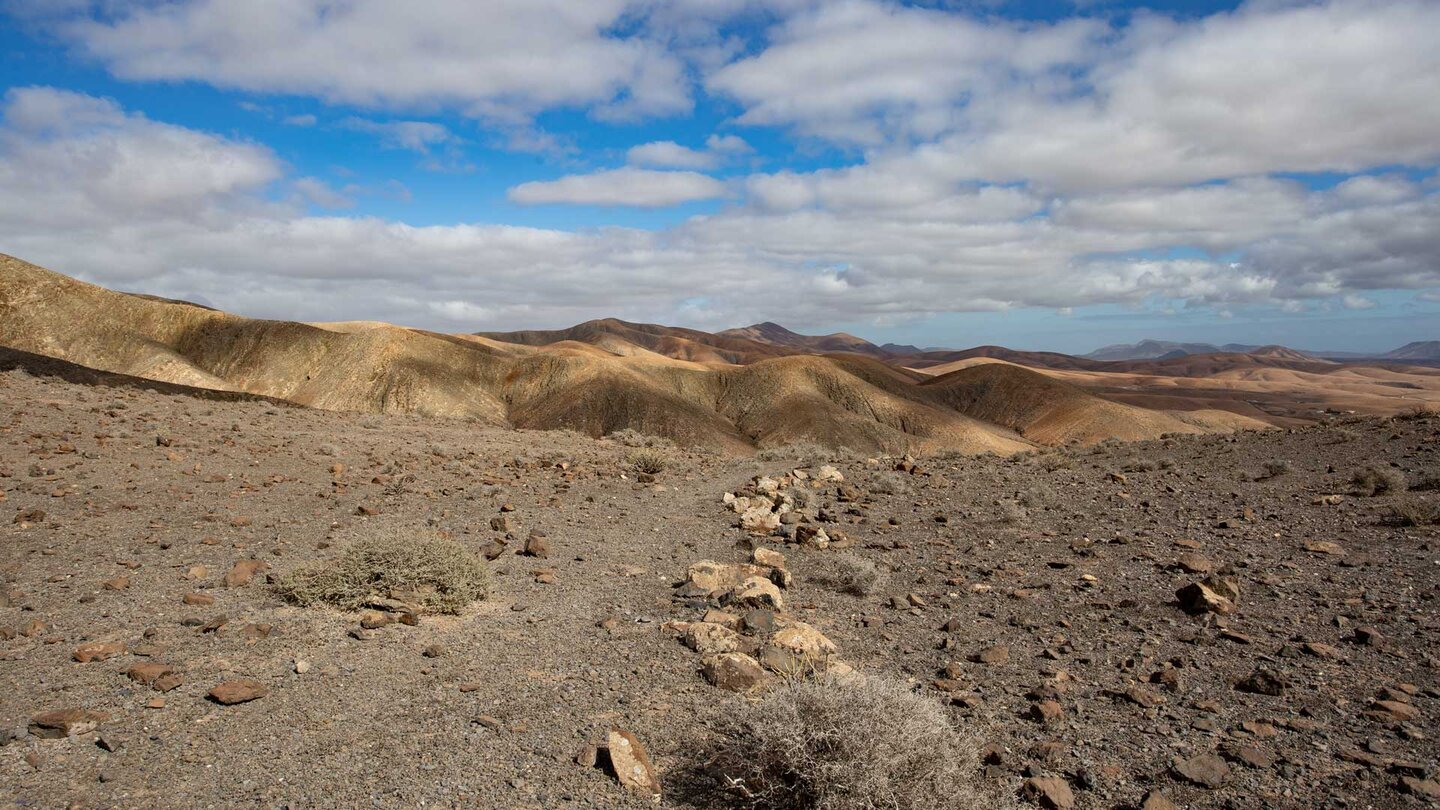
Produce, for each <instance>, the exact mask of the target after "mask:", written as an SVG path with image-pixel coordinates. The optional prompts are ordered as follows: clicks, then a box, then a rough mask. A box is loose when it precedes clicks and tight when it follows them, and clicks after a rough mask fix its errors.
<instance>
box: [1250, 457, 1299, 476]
mask: <svg viewBox="0 0 1440 810" xmlns="http://www.w3.org/2000/svg"><path fill="white" fill-rule="evenodd" d="M1294 471H1295V468H1294V466H1292V465H1291V464H1290V462H1288V461H1285V460H1284V459H1275V460H1273V461H1267V462H1265V465H1264V466H1263V467H1261V468H1260V473H1259V474H1258V475H1256V476H1255V480H1256V481H1269V480H1270V479H1271V478H1279V477H1280V476H1282V475H1287V474H1289V473H1292V472H1294Z"/></svg>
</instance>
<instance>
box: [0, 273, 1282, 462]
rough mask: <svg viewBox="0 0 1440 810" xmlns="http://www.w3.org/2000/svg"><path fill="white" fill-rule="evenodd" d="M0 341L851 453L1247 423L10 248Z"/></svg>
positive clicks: (371, 396)
mask: <svg viewBox="0 0 1440 810" xmlns="http://www.w3.org/2000/svg"><path fill="white" fill-rule="evenodd" d="M505 338H510V340H506V339H505ZM0 346H5V347H9V348H12V349H16V350H20V351H23V352H31V353H34V354H39V355H45V356H47V357H52V358H58V359H60V360H64V361H67V362H69V363H74V364H79V365H81V366H85V367H88V368H91V369H98V370H101V371H105V372H112V373H115V374H120V375H128V376H131V377H138V378H143V379H147V380H156V381H160V382H165V383H172V384H176V385H181V386H189V387H193V388H202V389H210V390H217V391H230V392H243V393H247V394H254V395H261V396H266V397H273V398H276V399H280V400H285V401H289V402H293V403H296V404H299V405H304V406H308V407H314V408H322V409H327V410H342V411H359V412H369V413H415V414H421V415H428V416H444V417H461V418H470V419H476V420H480V421H483V422H486V423H490V424H496V425H510V426H514V427H519V428H530V429H571V430H576V431H580V432H582V433H586V434H588V435H592V436H602V435H606V434H609V433H612V432H614V431H618V430H624V429H633V430H637V431H640V432H643V433H649V434H656V435H661V436H666V437H670V438H672V439H674V440H676V441H678V442H680V443H682V444H694V445H711V446H718V447H722V448H725V449H728V450H732V451H740V452H744V451H747V450H750V449H753V448H756V447H766V446H773V445H779V444H788V443H793V442H797V441H804V442H814V443H817V444H822V445H828V446H847V447H851V448H854V449H857V450H864V451H867V452H873V451H889V452H899V451H919V452H926V451H938V450H958V451H962V452H972V453H973V452H985V451H994V452H1000V453H1008V452H1014V451H1017V450H1022V449H1026V448H1029V447H1033V446H1034V445H1035V444H1037V443H1039V444H1052V443H1061V442H1067V441H1073V440H1078V441H1084V442H1091V441H1098V440H1100V439H1104V438H1108V437H1112V436H1113V437H1120V438H1125V439H1138V438H1146V437H1152V436H1156V435H1159V434H1160V433H1165V432H1176V431H1184V432H1193V431H1198V430H1230V429H1235V428H1239V427H1260V426H1262V424H1261V423H1259V422H1257V421H1254V420H1249V419H1245V418H1242V417H1236V416H1234V415H1228V414H1227V415H1224V416H1223V417H1222V416H1217V415H1214V414H1208V415H1207V413H1206V412H1195V413H1190V414H1184V415H1177V414H1174V413H1169V412H1163V411H1153V410H1147V409H1144V408H1137V407H1133V406H1129V405H1122V404H1119V403H1117V402H1113V401H1110V400H1107V399H1103V398H1101V397H1098V396H1095V395H1093V394H1090V393H1086V392H1085V391H1082V390H1081V389H1079V388H1075V387H1073V386H1069V385H1066V384H1064V383H1059V382H1056V381H1053V380H1050V379H1048V378H1045V377H1043V376H1040V375H1037V374H1034V373H1032V372H1028V371H1024V370H1020V369H1016V370H1014V371H1003V370H1001V371H997V370H995V369H990V370H986V369H974V370H965V371H962V372H956V373H954V374H949V375H946V376H944V377H940V378H936V379H930V378H928V377H927V376H926V375H924V374H921V373H918V372H914V371H909V370H906V369H901V368H898V367H895V366H890V365H887V364H885V363H883V362H881V361H879V360H876V359H873V358H869V357H863V356H860V355H853V354H852V355H823V356H821V355H812V354H793V353H791V354H787V353H785V351H784V350H783V349H780V348H777V347H775V346H772V345H768V344H763V343H759V342H757V341H751V340H748V339H746V338H743V337H738V336H729V337H717V336H714V335H707V334H706V333H703V332H696V331H694V330H681V329H671V328H669V327H657V326H649V325H643V324H627V323H625V322H623V321H593V322H590V323H589V324H582V325H581V326H580V327H576V328H574V329H570V330H559V331H555V332H525V333H490V334H482V335H447V334H439V333H434V332H427V331H423V330H417V329H407V328H403V327H397V326H392V325H389V324H383V323H376V322H368V321H351V322H343V323H328V324H313V325H312V324H303V323H293V322H287V321H270V320H260V319H254V318H245V317H240V316H237V315H231V314H229V313H225V312H220V311H217V310H213V309H208V308H205V307H200V306H195V305H192V304H187V303H184V302H177V301H169V300H166V299H160V298H155V297H152V296H142V295H131V294H125V293H117V292H112V291H109V290H106V289H104V288H101V287H97V286H94V285H91V284H86V283H83V282H80V281H77V280H75V279H71V278H68V277H66V276H63V275H60V274H58V273H54V272H51V271H49V270H45V269H43V268H40V267H36V266H34V265H31V264H27V263H25V262H22V261H20V260H18V259H14V258H10V257H0ZM737 363H744V364H743V365H737ZM1007 368H1009V367H1007ZM971 372H974V373H971Z"/></svg>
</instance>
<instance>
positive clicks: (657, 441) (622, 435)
mask: <svg viewBox="0 0 1440 810" xmlns="http://www.w3.org/2000/svg"><path fill="white" fill-rule="evenodd" d="M571 432H573V431H571ZM576 435H577V436H579V435H580V434H576ZM605 438H607V439H610V440H611V441H614V442H619V443H620V444H623V445H625V446H626V447H659V448H669V447H674V446H675V442H673V441H671V440H669V439H667V438H665V437H664V436H652V435H651V434H649V433H641V432H640V431H638V430H636V429H634V428H624V429H623V430H617V431H614V432H613V433H611V434H609V435H608V436H606V437H605Z"/></svg>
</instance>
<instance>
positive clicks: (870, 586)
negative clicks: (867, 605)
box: [833, 554, 885, 596]
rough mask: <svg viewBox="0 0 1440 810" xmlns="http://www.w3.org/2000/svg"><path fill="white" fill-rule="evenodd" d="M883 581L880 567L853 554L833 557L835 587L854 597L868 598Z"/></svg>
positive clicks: (883, 575)
mask: <svg viewBox="0 0 1440 810" xmlns="http://www.w3.org/2000/svg"><path fill="white" fill-rule="evenodd" d="M884 581H885V572H884V571H881V570H880V566H878V565H876V564H875V563H873V562H871V561H869V560H867V559H865V558H864V557H858V556H856V555H854V554H837V555H836V556H835V576H834V578H833V582H834V583H835V587H836V588H837V589H839V590H841V591H844V592H845V593H848V594H853V595H855V596H869V595H870V594H872V593H874V592H875V591H876V590H878V589H879V587H880V585H881V584H882V583H883V582H884Z"/></svg>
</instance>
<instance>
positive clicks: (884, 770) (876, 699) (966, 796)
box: [717, 677, 988, 810]
mask: <svg viewBox="0 0 1440 810" xmlns="http://www.w3.org/2000/svg"><path fill="white" fill-rule="evenodd" d="M721 732H722V735H723V737H724V739H725V743H724V744H723V747H722V751H721V754H720V756H719V758H718V759H717V764H718V766H719V770H720V773H721V774H722V775H723V777H724V780H725V783H726V785H727V786H728V787H729V789H730V790H731V791H732V792H733V793H734V794H735V795H736V796H737V797H738V798H739V800H740V801H742V802H743V803H744V804H745V805H747V806H749V807H755V808H774V810H781V809H782V808H784V809H785V810H881V808H885V810H941V808H947V809H952V810H953V809H962V810H963V809H964V808H979V807H985V806H988V803H987V802H986V800H985V799H983V798H982V797H981V791H980V790H979V785H978V784H977V783H976V780H975V779H972V778H968V777H967V774H969V773H972V772H974V768H975V767H976V766H975V763H974V759H975V745H974V743H973V742H972V741H971V740H969V739H966V738H965V737H963V736H961V735H960V734H959V732H957V731H956V730H955V728H954V727H953V726H952V725H951V723H950V719H949V717H948V716H947V714H946V712H945V710H944V709H943V708H942V707H941V705H940V704H939V703H938V702H937V701H935V700H933V699H931V698H928V697H923V696H921V695H917V694H915V693H914V692H912V691H910V689H909V687H907V686H906V685H905V684H904V683H903V682H900V681H896V680H891V679H885V678H879V677H869V678H865V679H863V680H862V679H854V680H849V681H846V682H838V681H835V680H833V679H826V678H821V679H818V680H812V681H797V682H794V683H790V684H786V685H785V686H782V687H779V688H777V689H775V690H774V691H772V692H771V693H770V694H768V695H767V696H766V697H765V698H764V699H763V700H761V701H760V702H758V703H753V704H746V705H743V706H741V707H740V708H739V709H738V711H737V713H736V714H735V715H734V717H733V718H731V719H729V720H727V721H725V722H724V724H723V726H722V728H721Z"/></svg>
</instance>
